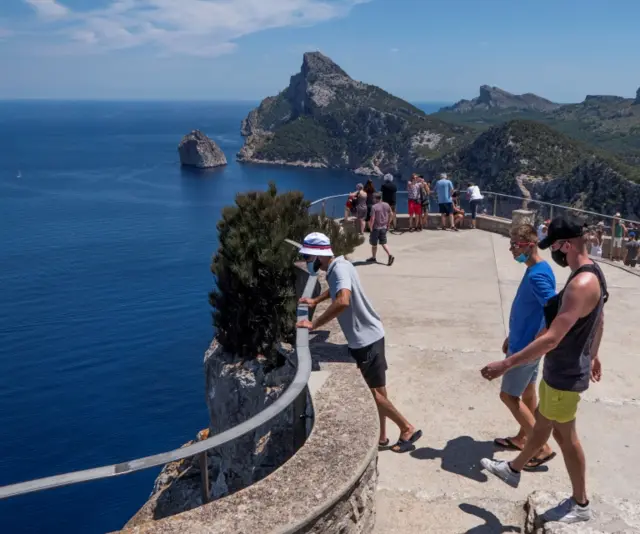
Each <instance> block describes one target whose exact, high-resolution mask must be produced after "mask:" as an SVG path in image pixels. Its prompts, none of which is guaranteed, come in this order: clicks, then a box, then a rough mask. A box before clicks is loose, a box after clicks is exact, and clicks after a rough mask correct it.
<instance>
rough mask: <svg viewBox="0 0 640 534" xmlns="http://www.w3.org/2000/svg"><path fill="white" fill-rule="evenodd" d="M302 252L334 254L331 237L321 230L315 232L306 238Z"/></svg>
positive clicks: (324, 254)
mask: <svg viewBox="0 0 640 534" xmlns="http://www.w3.org/2000/svg"><path fill="white" fill-rule="evenodd" d="M300 254H306V255H308V256H329V257H332V256H333V251H332V250H331V242H330V241H329V238H328V237H327V236H326V235H324V234H321V233H320V232H313V233H311V234H309V235H308V236H307V237H305V238H304V241H303V242H302V248H301V249H300Z"/></svg>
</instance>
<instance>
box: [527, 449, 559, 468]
mask: <svg viewBox="0 0 640 534" xmlns="http://www.w3.org/2000/svg"><path fill="white" fill-rule="evenodd" d="M556 456H557V454H556V453H555V452H552V453H551V454H549V455H548V456H545V457H544V458H531V460H529V461H528V462H527V465H525V466H524V468H523V469H524V470H525V471H535V470H536V469H538V467H540V466H541V465H544V464H546V463H547V462H550V461H551V460H553V459H554V458H555V457H556Z"/></svg>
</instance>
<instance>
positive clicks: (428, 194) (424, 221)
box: [345, 173, 483, 234]
mask: <svg viewBox="0 0 640 534" xmlns="http://www.w3.org/2000/svg"><path fill="white" fill-rule="evenodd" d="M406 191H407V195H408V205H409V231H410V232H414V231H417V232H420V231H422V230H423V229H426V228H428V227H429V206H430V202H431V200H432V199H433V200H435V201H437V204H438V210H439V212H440V226H438V228H439V229H442V230H447V229H448V230H453V231H456V232H457V231H459V230H460V229H461V228H462V227H463V221H464V218H465V210H464V209H463V208H462V205H461V200H462V197H463V194H462V193H461V192H460V191H459V190H457V189H455V188H454V186H453V183H452V182H451V180H450V179H449V177H448V176H447V174H445V173H443V174H441V175H440V177H439V178H438V179H437V180H435V181H434V182H433V183H432V184H429V182H427V180H425V178H424V176H422V175H420V174H413V175H411V178H410V179H409V180H408V182H407V187H406ZM376 193H377V191H376V188H375V185H374V184H373V180H371V179H369V180H367V182H366V184H362V183H359V184H357V185H356V190H355V191H354V192H352V193H350V194H349V198H348V200H347V203H346V206H345V219H350V218H355V219H357V228H358V231H359V232H360V233H361V234H363V233H364V232H365V230H366V229H367V222H369V220H370V219H371V210H372V207H373V205H374V204H375V195H376ZM397 193H398V186H397V185H396V184H395V183H394V178H393V176H392V175H391V174H386V175H385V176H384V178H383V184H382V186H381V187H380V194H381V200H382V202H384V203H386V204H388V205H389V207H390V208H391V212H392V215H391V219H390V221H389V224H390V226H389V229H391V230H394V229H395V228H396V208H397ZM464 195H465V196H466V200H468V202H469V206H470V211H471V228H475V227H476V216H477V214H478V212H479V208H480V205H481V202H482V200H483V196H482V193H481V192H480V188H479V187H478V186H477V185H475V184H474V183H471V182H470V183H468V184H467V189H466V191H465V192H464Z"/></svg>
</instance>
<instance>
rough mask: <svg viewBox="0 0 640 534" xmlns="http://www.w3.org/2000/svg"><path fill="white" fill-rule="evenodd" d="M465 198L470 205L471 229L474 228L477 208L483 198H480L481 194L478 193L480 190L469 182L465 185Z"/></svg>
mask: <svg viewBox="0 0 640 534" xmlns="http://www.w3.org/2000/svg"><path fill="white" fill-rule="evenodd" d="M467 198H468V199H469V203H470V204H471V228H475V227H476V215H477V214H478V206H479V205H480V203H481V202H482V200H483V199H484V197H483V196H482V193H480V188H479V187H478V186H477V185H475V184H474V183H473V182H469V183H468V184H467Z"/></svg>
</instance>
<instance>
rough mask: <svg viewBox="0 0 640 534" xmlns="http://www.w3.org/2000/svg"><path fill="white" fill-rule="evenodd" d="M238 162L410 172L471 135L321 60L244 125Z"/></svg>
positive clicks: (308, 63)
mask: <svg viewBox="0 0 640 534" xmlns="http://www.w3.org/2000/svg"><path fill="white" fill-rule="evenodd" d="M242 135H244V136H245V144H244V146H243V148H242V150H241V151H240V153H239V154H238V160H239V161H245V162H256V163H272V164H285V165H302V166H312V167H330V168H342V169H349V170H359V171H360V172H363V173H371V174H378V173H385V172H393V173H397V172H399V171H409V170H410V169H413V168H415V167H416V166H419V165H420V164H424V162H426V161H429V160H431V159H434V158H437V157H439V156H440V155H442V154H443V153H446V152H448V151H451V150H453V149H455V148H457V147H460V146H462V145H463V144H465V143H466V142H468V141H469V140H470V139H471V130H469V129H468V128H466V127H461V126H455V125H451V124H447V123H445V122H443V121H440V120H438V119H434V118H431V117H429V116H427V115H426V114H425V113H423V112H422V111H421V110H420V109H418V108H416V107H415V106H413V105H411V104H409V103H408V102H405V101H404V100H401V99H400V98H397V97H395V96H393V95H391V94H389V93H387V92H386V91H383V90H382V89H380V88H378V87H376V86H373V85H368V84H365V83H362V82H359V81H356V80H354V79H352V78H351V77H349V75H348V74H347V73H346V72H345V71H344V70H342V69H341V68H340V67H339V66H338V65H336V64H335V63H334V62H333V61H332V60H331V59H329V58H328V57H326V56H324V55H322V54H321V53H319V52H311V53H306V54H304V58H303V62H302V68H301V70H300V72H299V73H298V74H296V75H294V76H292V77H291V81H290V83H289V86H288V87H287V88H286V89H285V90H284V91H282V92H281V93H280V94H279V95H277V96H273V97H269V98H266V99H265V100H263V101H262V103H261V104H260V106H259V107H258V108H256V109H254V110H253V111H251V113H249V115H248V116H247V118H246V119H245V120H244V121H243V122H242Z"/></svg>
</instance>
